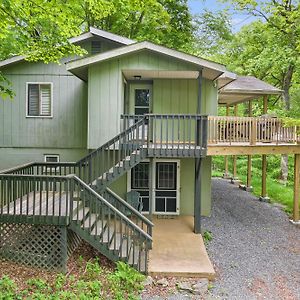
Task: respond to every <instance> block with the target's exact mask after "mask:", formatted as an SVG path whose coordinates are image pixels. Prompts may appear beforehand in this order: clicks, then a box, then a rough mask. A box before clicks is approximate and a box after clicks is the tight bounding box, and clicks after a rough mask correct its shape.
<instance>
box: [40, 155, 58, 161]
mask: <svg viewBox="0 0 300 300" xmlns="http://www.w3.org/2000/svg"><path fill="white" fill-rule="evenodd" d="M50 156H51V157H56V158H57V162H59V154H44V162H47V157H50Z"/></svg>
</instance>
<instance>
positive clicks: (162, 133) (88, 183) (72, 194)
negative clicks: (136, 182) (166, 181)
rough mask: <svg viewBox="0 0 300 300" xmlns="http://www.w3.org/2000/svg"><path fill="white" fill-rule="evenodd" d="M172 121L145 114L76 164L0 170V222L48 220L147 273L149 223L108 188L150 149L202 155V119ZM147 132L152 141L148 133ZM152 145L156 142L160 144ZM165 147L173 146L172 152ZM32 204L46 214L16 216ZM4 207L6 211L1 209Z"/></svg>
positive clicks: (38, 165)
mask: <svg viewBox="0 0 300 300" xmlns="http://www.w3.org/2000/svg"><path fill="white" fill-rule="evenodd" d="M151 118H152V119H151ZM176 118H177V119H176ZM176 118H175V116H172V117H168V116H165V115H159V116H151V115H145V116H143V117H141V118H140V119H138V120H136V121H135V123H134V124H133V125H131V126H129V127H128V128H126V127H125V129H124V130H123V131H122V132H121V133H119V134H117V135H116V136H115V137H114V138H112V139H111V140H109V141H108V142H106V143H105V144H103V145H102V146H101V147H99V148H98V149H96V150H94V151H93V152H91V153H89V154H88V155H87V156H85V157H84V158H82V159H80V160H79V161H78V162H75V163H31V164H26V165H23V166H20V167H16V168H12V169H9V170H6V171H3V172H1V174H0V187H1V188H3V189H4V190H3V191H1V192H2V195H4V198H3V199H0V201H1V203H0V223H1V222H3V220H5V221H10V222H12V223H13V222H15V220H16V219H17V218H18V217H19V222H25V223H26V222H27V223H29V224H51V222H52V224H56V225H57V224H58V225H59V224H60V223H59V222H62V224H67V225H68V226H69V227H70V229H71V230H73V231H74V232H75V233H76V234H78V235H79V236H80V237H81V238H82V239H84V240H85V241H87V242H88V243H89V244H90V245H92V246H93V247H94V248H96V249H97V250H99V251H100V252H101V253H102V254H103V255H105V256H106V257H108V258H109V259H111V260H112V261H114V262H116V261H119V260H122V261H125V262H127V263H128V264H129V265H130V266H132V267H134V268H136V269H137V270H138V271H140V272H144V273H147V266H148V254H149V250H150V249H151V248H152V228H153V223H152V222H151V221H149V220H148V219H147V218H146V217H145V216H144V215H142V214H141V213H140V212H139V211H137V210H136V209H135V208H133V207H132V206H130V205H129V204H128V203H127V202H126V201H125V200H124V199H122V198H121V197H120V196H119V195H117V194H116V193H114V192H113V191H112V190H110V189H109V186H110V185H111V183H113V182H114V181H116V180H117V179H118V178H120V177H121V176H122V175H124V174H125V173H126V172H128V171H130V170H131V169H132V168H133V167H135V166H136V165H137V164H139V163H140V162H141V161H142V160H143V159H145V158H146V157H147V156H151V155H152V156H153V155H158V154H155V151H154V152H153V151H152V150H153V149H154V150H155V149H156V147H160V151H159V153H160V155H171V156H172V157H173V156H178V155H179V156H180V153H182V154H181V155H183V154H184V153H183V152H185V154H186V155H188V156H189V157H198V156H199V155H200V156H201V155H205V153H206V147H205V145H206V144H205V141H206V135H202V134H201V133H202V131H201V130H202V129H201V128H202V127H203V128H204V129H205V128H206V127H205V126H204V125H203V124H206V123H205V122H206V121H207V120H206V118H202V117H201V116H193V115H191V116H186V115H179V116H177V117H176ZM201 118H202V119H201ZM150 119H151V122H150ZM200 121H201V122H202V123H200ZM176 122H177V124H178V125H177V127H176V128H175V127H173V129H172V130H171V131H170V124H173V125H174V124H175V123H176ZM150 124H152V125H151V126H150ZM179 124H181V125H180V126H181V127H179ZM188 124H189V125H188ZM201 124H202V125H201ZM196 125H197V126H198V125H199V126H200V125H201V126H200V127H199V128H200V129H201V130H200V129H199V135H200V136H201V137H202V140H203V141H202V142H203V143H202V144H200V145H199V146H197V147H198V148H196V147H195V144H193V138H192V135H193V131H192V130H191V128H192V127H193V126H196ZM150 128H152V129H151V130H152V131H153V132H152V136H153V137H154V138H153V137H152V140H151V139H150V135H149V132H148V131H149V130H150ZM180 128H181V129H180ZM182 128H183V129H184V130H182ZM187 130H188V131H187ZM204 132H206V130H204ZM158 133H159V137H157V135H158ZM170 133H172V135H171V138H169V136H170ZM187 133H189V134H187ZM179 134H181V135H182V136H183V137H184V138H183V142H182V143H181V142H178V141H181V139H180V138H179V137H178V136H179ZM176 137H178V138H177V142H176ZM156 141H160V145H159V144H158V143H157V142H156ZM165 141H167V142H166V143H165ZM168 141H170V143H168ZM150 143H151V144H150ZM163 143H165V144H163ZM149 145H151V146H149ZM168 145H172V147H171V149H170V148H168V147H169V146H168ZM174 145H176V148H174V147H175V146H174ZM182 145H184V147H183V146H182ZM197 145H198V144H197ZM173 148H174V149H173ZM182 149H185V150H184V151H183V150H182ZM150 150H151V151H152V152H153V153H152V152H151V151H150ZM151 153H152V154H151ZM153 157H154V156H153ZM53 189H54V192H55V193H56V194H58V198H59V201H57V198H56V200H54V192H53ZM52 192H53V193H52ZM37 195H39V197H38V198H37ZM49 195H52V198H51V197H50V196H49ZM63 198H64V199H65V200H62V199H63ZM24 201H25V202H24ZM36 201H39V205H40V207H41V208H40V212H41V211H42V210H43V209H42V206H43V205H44V208H45V203H46V204H47V205H46V207H47V209H46V212H45V214H44V213H43V214H42V213H40V215H39V216H36V212H35V211H36V210H35V209H33V211H34V212H33V213H32V214H30V213H29V214H28V215H25V216H24V214H23V213H20V214H19V216H17V214H18V213H17V211H18V210H16V209H15V208H16V207H17V206H18V203H21V208H22V205H23V208H24V207H27V208H28V207H32V203H31V202H33V207H34V206H35V202H36ZM51 201H52V206H53V211H52V212H51V211H50V212H49V211H48V203H49V202H51ZM55 201H57V202H55ZM23 202H24V203H23ZM54 202H55V203H54ZM63 202H64V204H62V203H63ZM43 203H44V204H43ZM5 205H6V206H8V207H7V209H3V207H5ZM55 205H56V207H55ZM1 207H2V208H1ZM9 207H10V208H13V213H11V212H10V210H9ZM21 208H20V210H21ZM54 220H55V221H54ZM43 222H44V223H43ZM63 222H65V223H63Z"/></svg>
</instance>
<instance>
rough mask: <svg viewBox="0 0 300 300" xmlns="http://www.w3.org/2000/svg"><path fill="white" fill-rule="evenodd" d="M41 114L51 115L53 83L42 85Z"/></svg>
mask: <svg viewBox="0 0 300 300" xmlns="http://www.w3.org/2000/svg"><path fill="white" fill-rule="evenodd" d="M40 101H41V104H40V105H41V106H40V115H41V116H51V85H50V84H41V85H40Z"/></svg>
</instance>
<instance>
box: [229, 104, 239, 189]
mask: <svg viewBox="0 0 300 300" xmlns="http://www.w3.org/2000/svg"><path fill="white" fill-rule="evenodd" d="M237 115H238V105H237V104H235V105H234V116H235V117H237ZM232 159H233V162H232V165H233V166H232V168H233V169H232V178H231V183H232V184H236V185H239V184H240V183H241V182H240V181H239V178H238V177H237V168H236V162H237V156H236V155H233V157H232Z"/></svg>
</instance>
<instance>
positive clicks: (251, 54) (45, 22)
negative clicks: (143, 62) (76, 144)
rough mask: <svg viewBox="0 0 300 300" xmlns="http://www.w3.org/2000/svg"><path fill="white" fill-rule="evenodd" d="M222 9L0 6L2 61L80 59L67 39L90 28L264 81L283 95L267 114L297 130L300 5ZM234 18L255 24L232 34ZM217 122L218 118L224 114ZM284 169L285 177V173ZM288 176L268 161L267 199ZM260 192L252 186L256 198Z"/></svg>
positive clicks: (242, 4)
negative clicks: (241, 17) (16, 57)
mask: <svg viewBox="0 0 300 300" xmlns="http://www.w3.org/2000/svg"><path fill="white" fill-rule="evenodd" d="M220 2H223V3H226V4H228V7H231V10H229V9H227V10H226V9H225V10H221V11H218V12H215V11H214V12H213V11H209V10H206V11H204V12H203V13H201V14H199V15H192V14H191V12H190V10H189V7H188V2H187V0H134V1H132V0H69V1H64V0H48V1H45V0H14V1H12V0H0V19H1V22H0V59H5V58H8V57H11V56H13V55H25V56H26V59H27V60H30V61H43V62H46V63H49V62H59V60H60V59H61V58H62V57H65V56H69V55H74V54H76V55H84V50H83V49H81V48H80V47H78V46H75V45H73V44H70V43H69V40H68V39H69V38H70V37H73V36H76V35H79V34H80V33H82V32H85V31H87V30H88V28H89V26H94V27H97V28H100V29H104V30H107V31H110V32H113V33H116V34H120V35H123V36H126V37H128V38H132V39H136V40H138V41H140V40H149V41H152V42H154V43H158V44H162V45H165V46H168V47H171V48H175V49H178V50H182V51H186V52H189V53H191V54H195V55H198V56H201V57H204V58H207V59H211V60H214V61H217V62H220V63H223V64H225V65H226V66H227V68H228V70H230V71H233V72H236V73H238V74H240V75H253V76H255V77H257V78H260V79H262V80H264V81H267V82H269V83H270V84H273V85H274V86H276V87H278V88H280V89H282V90H283V94H282V96H281V97H271V98H270V101H269V111H268V112H269V113H270V114H275V115H277V116H279V117H285V118H292V120H293V122H294V123H295V125H300V121H299V119H300V60H299V54H300V1H299V0H261V1H258V0H257V1H256V0H220ZM232 10H234V11H236V12H243V13H244V14H248V15H249V16H250V15H251V16H255V17H256V18H255V21H254V22H252V23H250V24H247V25H245V26H243V27H242V28H241V29H240V30H238V31H237V32H235V31H234V30H233V27H232V15H231V14H230V11H232ZM13 94H14V93H13V87H12V86H10V83H9V82H8V81H7V80H6V78H5V77H4V76H3V75H2V74H1V72H0V96H2V97H4V96H6V97H7V98H13ZM6 101H10V100H9V99H7V100H6ZM253 108H254V115H261V111H262V101H260V100H259V101H255V102H254V103H253ZM246 113H247V107H246V105H245V106H244V105H242V104H241V105H239V115H240V116H242V115H246ZM219 114H220V115H222V114H224V108H220V110H219ZM288 162H289V163H288ZM238 163H239V168H238V170H239V171H240V174H239V176H240V177H241V178H243V176H245V168H246V160H245V159H244V158H239V160H238ZM287 163H288V165H289V168H288V169H289V170H290V171H289V172H288V174H287V173H286V170H285V171H284V167H285V166H286V165H287ZM253 165H254V168H253V173H254V175H257V176H255V177H257V178H260V174H261V173H260V162H259V158H257V160H254V163H253ZM214 166H215V169H216V172H221V171H222V168H223V160H222V157H218V158H215V159H214ZM292 170H293V162H292V159H291V158H289V160H288V157H287V156H282V157H279V156H275V157H273V156H272V157H271V156H270V157H269V158H268V186H269V190H268V193H269V195H270V196H271V197H272V198H274V199H275V200H278V201H279V200H282V199H281V196H278V197H277V196H276V194H278V193H279V192H276V193H275V195H273V194H274V193H273V192H272V191H271V190H270V187H272V190H276V188H275V186H276V187H277V185H278V187H280V188H283V186H287V187H285V188H284V189H291V187H289V186H290V184H291V182H292V179H293V172H292ZM255 188H256V187H255ZM259 188H260V187H259V183H257V188H256V192H257V193H259V191H258V190H257V189H259ZM286 191H288V190H286ZM287 195H288V193H285V196H286V197H289V196H287Z"/></svg>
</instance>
